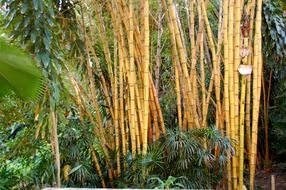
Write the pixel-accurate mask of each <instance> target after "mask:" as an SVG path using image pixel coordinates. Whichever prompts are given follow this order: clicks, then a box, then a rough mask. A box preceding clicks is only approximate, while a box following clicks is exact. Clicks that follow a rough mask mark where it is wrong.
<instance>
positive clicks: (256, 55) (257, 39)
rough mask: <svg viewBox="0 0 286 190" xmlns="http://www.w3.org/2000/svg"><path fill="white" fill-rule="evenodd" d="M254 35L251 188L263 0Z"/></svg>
mask: <svg viewBox="0 0 286 190" xmlns="http://www.w3.org/2000/svg"><path fill="white" fill-rule="evenodd" d="M256 5H257V6H256V19H255V37H254V58H253V88H252V89H253V113H252V135H251V137H252V138H251V155H250V189H251V190H253V189H254V178H255V166H256V155H257V133H258V116H259V105H260V93H261V72H262V71H261V70H262V52H261V49H262V45H261V42H262V40H261V38H262V37H261V23H262V0H257V4H256Z"/></svg>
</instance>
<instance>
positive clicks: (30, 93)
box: [0, 38, 44, 100]
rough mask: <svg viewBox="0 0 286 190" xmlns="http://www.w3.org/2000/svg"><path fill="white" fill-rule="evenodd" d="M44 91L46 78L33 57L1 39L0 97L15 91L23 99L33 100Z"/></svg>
mask: <svg viewBox="0 0 286 190" xmlns="http://www.w3.org/2000/svg"><path fill="white" fill-rule="evenodd" d="M43 89H44V77H43V75H42V73H41V71H40V70H39V69H38V68H37V67H36V65H35V61H34V60H33V59H32V57H31V56H29V55H28V54H27V53H25V52H24V51H23V50H21V49H19V48H17V47H15V46H12V45H10V44H9V43H8V42H7V41H6V40H5V39H2V38H0V96H3V95H6V94H9V93H11V92H12V91H13V92H14V93H15V94H16V95H18V96H19V97H21V98H22V99H29V100H33V99H36V98H38V97H39V96H40V95H41V93H42V91H43Z"/></svg>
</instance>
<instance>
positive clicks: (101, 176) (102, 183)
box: [90, 146, 106, 188]
mask: <svg viewBox="0 0 286 190" xmlns="http://www.w3.org/2000/svg"><path fill="white" fill-rule="evenodd" d="M90 151H91V156H92V160H93V162H94V165H95V169H96V171H97V172H98V175H99V177H100V179H101V185H102V187H103V188H106V185H105V181H104V178H103V175H102V171H101V168H100V165H99V162H98V159H97V156H96V153H95V150H94V148H93V147H92V146H90Z"/></svg>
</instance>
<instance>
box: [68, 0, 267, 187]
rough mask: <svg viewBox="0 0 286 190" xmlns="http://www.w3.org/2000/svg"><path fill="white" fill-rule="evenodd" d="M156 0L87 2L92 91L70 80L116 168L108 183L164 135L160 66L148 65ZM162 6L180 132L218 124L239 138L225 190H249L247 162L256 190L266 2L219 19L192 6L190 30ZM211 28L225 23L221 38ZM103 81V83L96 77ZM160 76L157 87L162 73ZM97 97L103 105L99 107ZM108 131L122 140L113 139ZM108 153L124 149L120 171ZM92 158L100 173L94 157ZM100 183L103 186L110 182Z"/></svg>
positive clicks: (228, 4) (226, 9)
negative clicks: (246, 71) (244, 69)
mask: <svg viewBox="0 0 286 190" xmlns="http://www.w3.org/2000/svg"><path fill="white" fill-rule="evenodd" d="M150 2H152V1H148V0H128V1H127V0H116V1H112V0H107V1H96V0H93V1H91V0H89V1H86V2H84V3H82V6H83V10H85V11H82V12H81V15H79V19H78V24H79V25H80V26H81V36H82V39H83V41H84V47H85V53H83V54H82V55H81V57H80V60H81V61H82V62H83V63H85V67H86V78H85V79H84V80H86V81H88V82H87V83H88V84H89V85H88V86H82V85H81V84H80V82H79V81H77V80H76V79H75V77H74V76H73V75H72V74H71V75H70V79H71V81H72V82H73V84H74V90H75V92H77V93H76V97H77V98H76V100H77V101H76V102H77V105H78V106H79V108H80V110H81V112H82V113H83V114H86V116H87V117H88V118H89V119H90V120H91V121H92V123H93V124H94V132H95V135H96V136H97V137H98V139H99V140H100V143H101V145H102V148H103V150H104V154H105V160H106V164H107V166H108V168H109V169H110V175H109V176H110V180H112V179H113V177H114V176H116V175H120V172H121V168H122V167H124V166H122V165H121V163H120V158H121V157H122V156H126V154H127V152H128V151H130V152H131V153H132V156H133V157H135V156H136V154H146V152H147V147H148V144H149V143H151V142H152V141H153V139H158V138H159V136H160V134H161V133H165V126H164V119H163V115H162V111H161V107H160V104H159V99H158V92H157V90H158V86H157V85H156V88H155V85H154V81H153V78H152V73H151V69H150V68H151V67H152V66H153V65H152V64H151V63H150V56H151V53H150V52H151V48H150V23H149V19H150V7H149V3H150ZM159 3H162V7H163V12H164V18H165V25H164V26H167V27H168V30H169V33H170V35H169V40H170V43H171V50H170V51H171V53H172V63H173V69H174V75H175V86H176V96H177V109H178V125H179V128H180V129H181V130H183V131H186V130H189V129H191V128H194V127H198V128H200V127H207V126H208V124H209V123H208V118H209V117H210V116H211V117H213V118H214V122H215V125H216V127H217V128H218V129H220V130H221V131H222V133H223V134H224V135H226V136H228V137H230V138H231V139H233V140H234V141H235V145H234V146H235V150H236V154H235V156H234V157H233V158H232V159H231V160H229V162H228V164H227V167H226V170H225V171H226V175H227V189H242V188H243V186H244V176H243V171H244V161H245V157H246V158H248V161H249V163H250V164H249V165H250V188H251V189H254V174H255V165H256V150H257V148H256V147H257V126H258V114H259V102H260V89H261V77H262V58H261V48H262V47H261V7H262V0H248V1H246V2H245V1H242V0H237V1H234V0H224V1H220V2H219V6H218V11H217V17H218V18H217V19H212V20H211V19H210V17H209V15H208V7H209V4H210V3H211V2H209V1H208V0H194V1H184V3H185V7H186V9H187V17H188V18H187V19H188V24H187V26H183V25H182V22H181V20H182V19H184V18H181V17H180V16H179V15H180V11H179V10H178V7H177V6H176V5H175V4H174V1H173V0H162V1H161V2H160V1H159ZM160 6H161V5H160ZM103 14H104V16H103ZM105 17H107V18H108V19H105ZM160 22H161V21H160ZM211 22H217V26H218V31H217V34H215V33H214V29H213V28H212V25H211V24H210V23H211ZM107 25H108V26H107ZM161 27H162V26H161ZM185 31H189V33H188V34H186V33H185ZM107 34H108V35H109V36H108V35H107ZM110 34H111V35H112V37H110ZM111 38H112V39H111ZM96 44H100V46H101V47H102V49H103V53H104V57H103V58H102V57H100V58H99V57H98V52H96V48H95V45H96ZM112 55H114V56H113V57H112ZM158 55H159V54H157V56H158ZM157 58H158V57H157ZM102 59H103V60H102ZM102 62H104V63H105V65H106V67H107V69H106V70H107V75H106V74H103V72H102V71H103V70H104V68H102V67H103V66H102V65H103V64H102ZM240 65H249V66H252V70H253V72H252V75H247V76H242V75H240V74H239V72H238V68H239V66H240ZM95 74H96V75H97V76H98V81H95V79H94V75H95ZM156 77H157V79H156V80H158V74H157V75H156ZM99 96H101V97H103V100H102V99H100V100H99ZM100 101H103V102H104V104H105V105H106V112H107V113H108V114H109V115H110V120H109V122H106V126H103V115H102V113H101V111H100V106H99V105H100V104H101V103H100ZM90 105H91V106H90ZM90 107H91V108H90ZM250 110H252V114H251V112H250ZM250 119H252V120H250ZM108 131H109V132H111V134H114V135H113V136H112V137H110V136H108V134H110V133H108ZM245 137H246V138H245ZM245 142H246V143H245ZM245 144H246V146H245ZM110 147H112V148H114V149H115V150H117V152H118V154H117V165H116V168H113V167H112V165H111V164H110V157H109V148H110ZM245 149H246V151H245ZM244 152H247V155H246V156H245V155H244ZM92 158H93V160H94V162H95V165H96V169H97V171H98V172H99V174H101V173H102V172H101V169H100V167H99V164H98V161H97V158H96V154H95V153H94V151H92ZM100 176H101V177H102V175H100ZM102 185H103V186H105V182H104V180H103V179H102Z"/></svg>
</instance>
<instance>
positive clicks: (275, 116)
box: [262, 1, 286, 161]
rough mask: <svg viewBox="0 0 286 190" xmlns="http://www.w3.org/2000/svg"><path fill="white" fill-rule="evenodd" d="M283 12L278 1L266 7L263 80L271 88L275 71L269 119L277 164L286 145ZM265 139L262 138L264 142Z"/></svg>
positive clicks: (267, 2)
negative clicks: (270, 76)
mask: <svg viewBox="0 0 286 190" xmlns="http://www.w3.org/2000/svg"><path fill="white" fill-rule="evenodd" d="M282 14H283V10H282V9H281V5H280V3H279V2H277V1H265V2H264V4H263V22H264V24H263V51H264V53H263V54H264V61H265V70H264V79H265V81H266V86H268V84H269V82H270V79H269V75H270V72H272V74H273V77H272V82H271V94H270V107H269V120H270V141H269V142H270V143H271V150H272V154H273V156H274V157H276V161H279V160H283V159H282V158H284V157H285V153H286V150H285V147H283V146H282V145H283V144H285V143H286V121H285V119H284V118H285V114H284V113H285V111H286V109H285V108H286V101H285V98H286V80H285V79H286V65H285V63H286V62H285V61H286V59H285V57H286V25H285V18H283V17H282ZM262 140H263V139H262Z"/></svg>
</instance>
